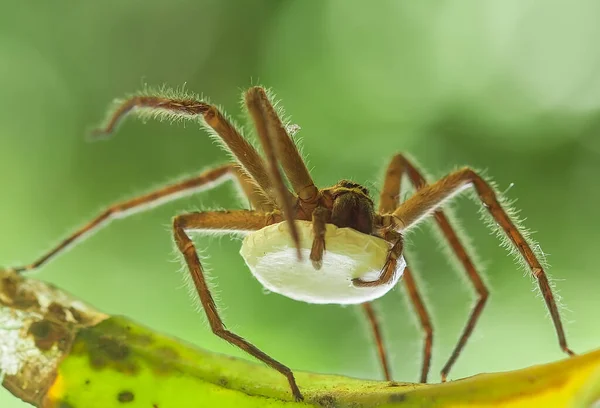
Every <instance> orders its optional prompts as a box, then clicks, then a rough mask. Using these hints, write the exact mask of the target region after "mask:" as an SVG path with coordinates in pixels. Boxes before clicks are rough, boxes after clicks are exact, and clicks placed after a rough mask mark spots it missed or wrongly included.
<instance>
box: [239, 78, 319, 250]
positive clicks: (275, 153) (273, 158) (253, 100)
mask: <svg viewBox="0 0 600 408" xmlns="http://www.w3.org/2000/svg"><path fill="white" fill-rule="evenodd" d="M245 101H246V106H247V107H248V112H249V113H250V116H252V120H253V121H254V125H255V127H256V133H257V134H258V138H259V140H260V143H261V145H262V147H263V150H264V152H265V156H266V159H267V165H268V170H269V175H270V176H271V182H272V183H273V184H274V185H275V189H276V192H277V197H278V203H279V205H280V207H281V208H282V209H283V214H284V215H285V218H286V221H287V222H288V224H289V228H290V234H291V236H292V240H293V241H294V244H295V246H296V249H297V255H298V259H301V257H302V256H301V253H300V235H299V233H298V228H297V226H296V223H295V221H294V219H295V214H296V212H297V210H296V208H295V207H296V205H297V204H298V202H300V201H301V200H299V201H298V202H294V201H295V200H294V199H293V198H292V197H290V192H289V190H288V189H287V187H286V185H285V182H284V179H283V175H282V174H281V172H280V170H279V165H280V164H281V166H283V167H284V171H286V173H287V170H288V168H289V167H291V168H294V171H293V172H292V173H288V177H289V178H290V180H291V182H292V185H293V186H294V188H296V187H297V185H298V183H309V186H308V187H310V186H312V187H313V188H314V190H315V197H314V198H315V200H314V201H315V203H316V197H317V195H316V193H317V192H318V191H316V190H317V188H316V187H315V186H314V183H313V182H312V179H311V178H310V174H309V173H308V170H307V169H306V166H305V165H304V162H303V161H302V158H301V157H300V155H299V154H298V152H297V151H296V150H294V151H293V152H290V151H289V150H288V149H286V148H287V147H289V145H290V143H291V144H292V145H293V141H292V140H291V139H290V137H289V135H288V134H287V132H286V130H285V128H284V127H283V124H282V123H281V121H280V119H279V117H278V116H277V113H276V112H275V110H274V109H273V106H272V105H271V104H270V102H269V100H268V98H267V95H266V93H265V91H264V89H263V88H260V87H254V88H250V89H249V90H248V92H246V95H245ZM294 149H295V146H294ZM290 153H292V154H290ZM293 153H295V154H293ZM292 176H293V177H294V178H292ZM307 191H308V190H307Z"/></svg>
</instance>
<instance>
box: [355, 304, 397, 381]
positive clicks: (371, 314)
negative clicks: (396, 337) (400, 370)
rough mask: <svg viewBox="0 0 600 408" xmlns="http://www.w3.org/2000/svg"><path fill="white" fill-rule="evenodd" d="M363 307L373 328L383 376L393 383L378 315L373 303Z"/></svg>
mask: <svg viewBox="0 0 600 408" xmlns="http://www.w3.org/2000/svg"><path fill="white" fill-rule="evenodd" d="M361 306H362V308H363V310H364V312H365V315H366V316H367V320H369V325H370V326H371V331H372V332H373V337H374V339H375V344H376V345H377V355H378V356H379V362H380V363H381V368H382V369H383V375H384V376H385V380H386V381H392V374H391V372H390V364H389V362H388V357H387V351H386V350H385V347H384V345H383V336H382V334H381V329H380V327H379V321H378V319H377V314H376V313H375V310H374V309H373V306H372V305H371V302H367V303H363V304H361Z"/></svg>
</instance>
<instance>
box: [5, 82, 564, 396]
mask: <svg viewBox="0 0 600 408" xmlns="http://www.w3.org/2000/svg"><path fill="white" fill-rule="evenodd" d="M244 101H245V105H246V107H247V109H248V112H249V114H250V116H251V118H252V120H253V122H254V125H255V127H256V133H257V135H258V138H259V141H260V144H261V146H262V149H263V153H264V154H263V155H261V154H259V153H258V152H257V151H256V149H255V148H254V147H253V146H252V145H251V144H250V143H249V142H248V141H247V140H246V139H245V138H244V137H243V136H242V135H241V134H240V131H239V130H238V129H236V127H234V126H233V125H232V124H231V123H230V122H229V120H228V119H227V118H226V117H225V115H224V114H223V113H221V112H220V111H219V110H218V109H217V108H216V107H215V106H213V105H210V104H209V103H206V102H203V101H201V100H197V99H194V98H190V97H166V96H161V95H138V96H134V97H131V98H129V99H127V100H125V101H121V102H119V103H118V105H117V108H116V109H115V110H114V111H112V112H111V113H110V115H109V118H108V122H107V123H106V125H105V126H104V127H103V128H102V129H100V130H98V131H97V132H96V134H100V135H101V134H104V135H107V134H110V133H112V132H113V130H114V129H115V127H116V126H117V124H118V122H119V121H120V120H121V119H123V118H124V117H125V116H126V115H127V114H128V113H130V112H133V113H136V112H137V113H140V114H151V115H154V114H159V115H160V114H166V115H170V116H175V117H181V118H187V119H196V118H199V119H201V120H202V121H203V123H204V124H205V125H206V126H207V128H208V129H209V130H210V131H211V132H212V133H213V135H214V136H215V137H216V138H217V139H218V140H219V141H220V142H222V143H223V145H224V147H225V148H226V149H228V150H229V151H230V152H231V154H232V155H233V157H234V158H235V159H236V162H235V163H231V164H226V165H222V166H218V167H216V168H214V169H211V170H208V171H205V172H203V173H201V174H199V175H197V176H195V177H192V178H189V179H187V180H184V181H182V182H178V183H176V184H173V185H169V186H166V187H163V188H161V189H159V190H156V191H153V192H151V193H149V194H146V195H143V196H140V197H136V198H133V199H131V200H128V201H124V202H121V203H118V204H115V205H113V206H111V207H109V208H108V209H106V210H105V211H104V212H102V213H101V214H100V215H99V216H98V217H96V218H95V219H94V220H92V221H91V222H89V223H88V224H86V225H85V226H83V227H82V228H80V229H79V230H77V231H76V232H75V233H73V234H72V235H71V236H69V237H68V238H66V239H65V240H64V241H62V242H61V243H60V244H59V245H57V246H56V247H55V248H54V249H52V250H51V251H49V252H48V253H46V254H44V255H43V256H42V257H40V258H39V259H38V260H36V261H35V262H33V263H32V264H29V265H26V266H22V267H17V268H13V269H14V270H15V271H17V272H23V271H28V270H32V269H36V268H38V267H39V266H41V265H42V264H44V263H46V262H47V261H48V260H50V259H51V258H53V257H54V256H56V255H58V254H59V253H60V252H62V251H63V250H64V249H65V248H66V247H67V246H70V245H71V244H73V243H75V242H77V241H79V240H80V239H81V238H83V237H84V236H85V235H88V233H90V232H92V231H94V230H96V229H98V228H100V227H101V226H102V225H104V224H105V222H106V221H109V220H110V219H112V218H119V217H123V216H125V215H127V214H129V213H131V212H133V210H136V209H142V208H144V207H150V206H151V205H152V204H157V203H160V202H164V201H167V200H169V199H174V198H177V197H180V196H182V195H183V194H186V193H192V192H196V191H198V190H201V189H206V188H210V187H212V186H215V185H216V184H219V183H221V182H224V181H226V180H229V179H233V180H235V181H236V182H237V183H238V184H239V186H240V187H241V190H242V192H243V193H244V194H245V196H246V197H247V198H248V201H249V203H250V205H251V207H252V209H249V210H235V211H202V212H193V213H188V214H182V215H178V216H176V217H175V218H174V219H173V235H174V239H175V243H176V244H177V247H178V249H179V251H180V252H181V253H182V254H183V257H184V259H185V262H186V264H187V266H188V269H189V272H190V274H191V277H192V280H193V283H194V286H195V288H196V290H197V292H198V295H199V297H200V301H201V303H202V306H203V308H204V311H205V312H206V315H207V317H208V321H209V322H210V327H211V329H212V330H213V332H214V333H215V334H216V335H217V336H219V337H221V338H223V339H225V340H227V341H228V342H230V343H232V344H234V345H236V346H238V347H240V348H241V349H243V350H244V351H246V352H247V353H249V354H251V355H253V356H254V357H256V358H257V359H259V360H261V361H263V362H264V363H266V364H268V365H269V366H271V367H273V368H274V369H276V370H277V371H279V372H280V373H282V374H283V375H285V376H286V378H287V380H288V382H289V385H290V387H291V391H292V394H293V396H294V397H295V399H297V400H301V399H302V398H303V397H302V394H301V392H300V390H299V388H298V386H297V384H296V381H295V379H294V375H293V373H292V371H291V370H290V369H289V368H288V367H286V366H285V365H283V364H281V363H280V362H278V361H277V360H275V359H273V358H271V357H270V356H268V355H267V354H265V353H264V352H263V351H261V350H259V349H258V348H257V347H256V346H254V345H253V344H251V343H250V342H248V341H247V340H245V339H243V338H242V337H240V336H238V335H237V334H235V333H232V332H231V331H229V330H227V329H226V328H225V326H224V324H223V322H222V320H221V318H220V317H219V312H218V311H217V307H216V305H215V302H214V300H213V297H212V296H211V293H210V290H209V287H208V285H207V283H206V278H205V276H204V270H203V267H202V264H201V262H200V259H199V258H198V255H197V252H196V248H195V247H194V244H193V242H192V240H191V239H190V237H189V235H188V234H189V232H190V231H193V230H213V231H214V230H217V231H225V232H228V233H235V234H243V235H245V238H244V241H243V245H242V250H241V254H242V256H243V257H244V259H245V261H246V263H247V265H248V266H249V268H250V270H251V271H252V273H253V274H254V276H255V277H256V278H257V279H258V280H259V281H260V282H261V283H262V284H263V285H264V286H265V287H267V288H268V289H270V290H271V291H274V292H277V293H280V294H282V295H285V296H288V297H290V298H293V299H296V300H302V301H306V302H311V303H337V304H360V305H361V307H362V308H363V309H364V311H365V313H366V316H367V318H368V319H369V322H370V326H371V328H372V330H373V334H374V337H375V341H376V344H377V349H378V355H379V359H380V362H381V365H382V368H383V372H384V375H385V378H386V379H387V380H391V374H390V369H389V365H388V360H387V356H386V351H385V348H384V346H383V341H382V336H381V332H380V328H379V324H378V320H377V317H376V315H375V313H374V310H373V308H372V306H371V303H370V302H371V301H373V300H374V299H376V298H378V297H380V296H382V295H384V294H385V293H386V292H388V291H389V290H390V289H391V288H392V287H394V285H396V283H397V282H398V281H399V279H400V277H403V278H404V280H403V281H404V284H405V285H406V288H407V291H408V294H409V296H410V300H411V302H412V304H413V305H414V308H415V309H416V312H417V313H418V316H419V319H420V323H421V325H422V327H423V331H424V332H425V341H424V353H423V363H422V370H421V376H420V378H421V381H422V382H426V380H427V374H428V371H429V366H430V360H431V346H432V333H433V332H432V326H431V321H430V318H429V315H428V313H427V310H426V308H425V305H424V303H423V300H422V298H421V297H420V295H419V292H418V291H417V288H416V285H415V280H414V278H413V275H412V273H411V271H410V268H409V267H407V266H406V262H405V260H404V257H403V234H404V232H405V231H406V230H408V229H409V228H411V227H412V226H414V225H416V224H417V223H419V222H420V221H421V220H423V219H424V218H425V217H426V216H428V215H433V217H434V218H435V221H436V223H437V224H438V226H439V227H440V228H441V231H442V233H443V236H444V238H445V239H446V240H447V241H448V244H449V246H450V247H451V249H452V250H453V251H454V252H455V253H456V255H457V257H458V259H459V260H460V262H461V263H462V266H463V267H464V269H465V272H466V273H467V276H468V278H469V280H470V281H471V283H472V284H473V286H474V287H475V290H476V291H477V294H478V300H477V302H476V304H475V306H474V308H473V310H472V312H471V314H470V317H469V319H468V321H467V324H466V325H465V328H464V330H463V332H462V334H461V336H460V339H459V341H458V343H457V344H456V347H455V348H454V350H453V352H452V354H451V356H450V358H449V359H448V361H447V362H446V364H445V365H444V367H443V369H442V373H441V375H442V381H445V380H446V377H447V375H448V372H449V371H450V368H451V367H452V365H453V364H454V363H455V361H456V359H457V357H458V356H459V354H460V352H461V351H462V349H463V347H464V345H465V343H466V342H467V339H468V338H469V336H470V335H471V333H472V331H473V328H474V327H475V324H476V322H477V320H478V318H479V316H480V314H481V311H482V310H483V307H484V306H485V303H486V300H487V298H488V290H487V288H486V286H485V284H484V282H483V280H482V279H481V277H480V275H479V273H478V272H477V270H476V267H475V265H474V264H473V262H472V261H471V258H470V257H469V255H468V254H467V251H466V250H465V247H464V246H463V244H462V243H461V241H460V239H459V238H458V236H457V234H456V232H455V231H454V229H453V228H452V226H451V225H450V222H449V221H448V218H447V217H446V215H445V214H444V212H443V211H442V209H441V206H442V204H443V203H444V202H445V201H446V200H447V199H449V198H451V197H452V196H453V195H455V194H456V193H458V192H461V191H462V190H464V189H465V188H467V187H473V188H474V189H475V191H476V193H477V195H478V196H479V198H480V199H481V202H482V204H483V206H484V207H485V209H487V211H488V212H489V213H490V215H491V216H492V217H493V218H494V220H495V222H496V223H497V225H498V226H499V227H500V228H501V229H502V230H503V231H504V233H506V236H507V237H508V239H509V240H510V241H511V242H512V244H514V246H515V248H516V249H517V250H518V252H519V253H520V254H521V256H522V257H523V258H524V260H525V262H526V263H527V265H528V266H529V268H530V270H531V274H532V275H533V276H534V277H535V279H536V280H537V282H538V285H539V287H540V289H541V293H542V295H543V297H544V300H545V302H546V306H547V307H548V310H549V311H550V315H551V317H552V321H553V323H554V327H555V329H556V334H557V336H558V341H559V345H560V347H561V349H562V350H563V351H565V352H566V353H568V354H569V355H572V354H573V352H572V351H571V350H570V349H569V348H568V347H567V342H566V339H565V334H564V331H563V327H562V323H561V320H560V316H559V311H558V308H557V306H556V302H555V300H554V296H553V294H552V290H551V288H550V285H549V283H548V278H547V276H546V274H545V272H544V269H543V268H542V265H541V264H540V262H539V260H538V259H537V258H536V255H535V254H534V251H532V249H531V247H530V244H529V243H528V242H527V240H526V239H525V238H524V236H523V234H522V233H521V232H520V230H519V228H517V226H516V224H515V223H514V222H513V221H512V220H511V218H510V217H509V216H508V214H507V213H506V211H505V210H504V209H503V208H502V205H501V204H500V202H499V200H498V198H497V195H496V193H495V192H494V189H493V188H492V187H491V186H490V184H489V183H488V182H486V181H485V180H484V179H483V178H482V177H481V176H480V175H478V174H477V172H475V171H473V170H472V169H470V168H463V169H460V170H457V171H454V172H452V173H451V174H449V175H447V176H446V177H444V178H442V179H441V180H438V181H436V182H435V183H433V184H428V183H427V182H426V181H425V179H424V177H423V176H422V174H421V172H420V171H419V170H418V169H417V167H416V166H415V165H413V164H412V163H411V162H410V160H408V159H407V158H406V157H405V156H403V155H402V154H397V155H395V156H394V157H392V160H391V161H390V163H389V166H388V167H387V171H386V173H385V180H384V182H383V187H382V189H381V194H380V196H379V203H378V208H377V209H375V204H374V202H373V199H372V198H371V196H370V195H369V192H368V190H367V189H366V188H365V187H363V186H361V185H359V184H357V183H354V182H352V181H348V180H341V181H339V182H338V183H337V184H336V185H334V186H331V187H326V188H319V187H317V186H316V185H315V183H314V182H313V180H312V178H311V176H310V174H309V172H308V170H307V168H306V165H305V163H304V161H303V160H302V157H301V156H300V154H299V152H298V149H297V147H296V144H295V142H294V140H293V139H292V138H291V137H290V135H289V133H288V131H287V129H286V126H285V125H284V124H283V123H282V121H281V119H280V117H279V115H278V113H277V111H276V110H275V109H274V107H273V104H272V103H271V101H270V100H269V96H268V94H267V92H266V91H265V90H264V89H263V88H261V87H253V88H250V89H249V90H248V91H247V92H246V93H245V95H244ZM281 169H282V170H283V174H282V173H281ZM405 175H406V176H407V178H408V180H410V182H411V183H412V184H413V186H414V187H415V190H416V192H415V193H414V195H412V196H411V197H410V198H408V199H407V200H406V201H404V202H402V203H401V202H400V199H399V198H400V190H401V182H402V179H403V176H405ZM285 178H287V181H288V183H286V181H285ZM288 185H289V186H290V187H291V189H290V188H288Z"/></svg>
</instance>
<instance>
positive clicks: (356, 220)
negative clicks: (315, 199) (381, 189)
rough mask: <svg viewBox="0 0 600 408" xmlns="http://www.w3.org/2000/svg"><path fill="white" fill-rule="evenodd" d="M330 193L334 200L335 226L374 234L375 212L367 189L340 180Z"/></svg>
mask: <svg viewBox="0 0 600 408" xmlns="http://www.w3.org/2000/svg"><path fill="white" fill-rule="evenodd" d="M329 191H330V193H331V198H332V200H333V206H332V209H331V222H332V223H333V224H335V225H337V226H338V227H342V228H343V227H349V228H353V229H355V230H357V231H360V232H363V233H365V234H370V233H371V232H373V216H374V213H375V210H374V209H373V200H371V197H370V196H369V190H367V188H366V187H364V186H361V185H360V184H357V183H355V182H353V181H350V180H340V181H339V182H338V183H337V184H336V185H335V186H333V187H331V189H329Z"/></svg>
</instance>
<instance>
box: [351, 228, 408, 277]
mask: <svg viewBox="0 0 600 408" xmlns="http://www.w3.org/2000/svg"><path fill="white" fill-rule="evenodd" d="M385 239H386V240H387V241H389V242H391V243H392V247H391V248H390V250H389V252H388V255H387V260H386V261H385V264H384V265H383V270H382V271H381V274H380V275H379V278H377V279H375V280H374V281H365V280H362V279H361V278H354V279H352V284H353V285H354V286H357V287H363V288H365V287H373V286H379V285H385V284H386V283H388V282H389V281H391V280H392V279H393V278H394V274H395V273H396V267H397V265H398V258H400V256H401V255H402V251H403V248H404V241H403V239H402V235H400V234H399V233H398V232H396V231H387V233H386V234H385Z"/></svg>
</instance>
